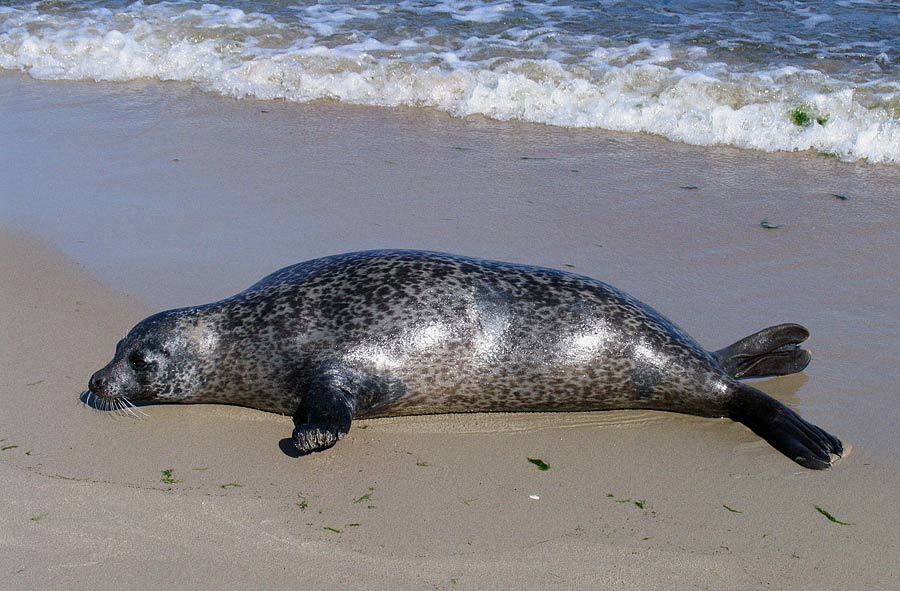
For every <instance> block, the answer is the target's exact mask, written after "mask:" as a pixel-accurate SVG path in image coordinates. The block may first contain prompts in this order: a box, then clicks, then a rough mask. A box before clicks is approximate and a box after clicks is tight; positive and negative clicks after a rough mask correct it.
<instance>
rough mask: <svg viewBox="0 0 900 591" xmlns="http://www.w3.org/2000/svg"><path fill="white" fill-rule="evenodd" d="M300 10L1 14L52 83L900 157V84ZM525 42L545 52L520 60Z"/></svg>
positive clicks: (450, 10)
mask: <svg viewBox="0 0 900 591" xmlns="http://www.w3.org/2000/svg"><path fill="white" fill-rule="evenodd" d="M529 6H530V7H531V8H530V10H532V11H538V12H539V10H538V8H536V7H535V6H534V5H529ZM552 8H554V7H552V6H547V7H544V8H543V9H542V10H550V9H552ZM419 9H420V10H424V9H423V8H421V7H419ZM428 9H429V10H432V11H441V12H443V13H446V14H448V15H450V16H452V17H453V18H455V19H458V20H459V19H462V20H472V21H478V22H493V21H496V20H500V19H502V18H504V17H503V15H504V14H505V13H506V12H507V11H509V10H510V9H511V8H510V5H509V3H506V2H489V3H475V2H455V1H445V2H441V3H439V4H437V5H434V6H432V7H430V8H428ZM297 13H298V17H297V19H298V20H299V23H298V22H294V23H292V22H287V21H285V20H284V19H281V20H277V19H275V18H273V17H271V16H269V15H264V14H258V13H250V12H245V11H242V10H240V9H236V8H225V7H221V6H217V5H212V4H205V5H202V6H201V7H200V8H196V7H193V6H182V5H179V4H170V3H160V4H154V5H148V6H145V5H143V4H140V3H138V4H133V5H131V6H129V7H128V8H127V9H125V10H123V11H120V12H117V13H112V12H111V11H109V10H106V9H102V8H98V9H90V10H84V11H82V12H80V13H79V14H71V13H70V14H65V15H64V14H53V13H42V12H40V11H39V9H38V8H37V5H31V6H29V7H26V8H21V9H11V8H0V67H2V68H7V69H19V70H23V71H26V72H28V73H29V74H30V75H32V76H34V77H35V78H43V79H74V80H96V81H124V80H134V79H138V78H154V79H158V80H177V81H185V82H190V83H193V84H195V85H197V86H199V87H201V88H203V89H206V90H210V91H215V92H219V93H222V94H225V95H229V96H236V97H243V96H253V97H258V98H262V99H274V98H282V99H287V100H292V101H298V102H304V101H310V100H315V99H319V98H333V99H338V100H342V101H346V102H349V103H357V104H369V105H383V106H398V105H411V106H427V107H433V108H437V109H440V110H443V111H446V112H448V113H451V114H453V115H457V116H467V115H473V114H481V115H486V116H489V117H494V118H497V119H503V120H508V119H519V120H524V121H532V122H538V123H545V124H549V125H558V126H566V127H594V128H603V129H610V130H618V131H631V132H646V133H653V134H658V135H661V136H664V137H667V138H669V139H672V140H675V141H681V142H686V143H691V144H699V145H713V144H725V145H732V146H738V147H744V148H752V149H758V150H767V151H773V150H817V151H820V152H826V153H831V154H835V155H838V156H840V157H842V158H846V159H864V160H868V161H871V162H894V163H897V162H900V121H898V112H897V110H898V109H900V107H898V105H900V82H897V83H891V82H890V81H887V82H886V81H884V80H878V81H876V82H871V83H867V84H863V85H852V84H850V83H848V82H844V81H841V80H837V79H833V78H831V77H829V76H828V75H826V74H824V73H822V72H819V71H815V70H808V69H801V68H797V67H777V68H773V69H768V70H767V69H759V70H758V71H738V70H735V69H733V68H730V67H729V66H727V65H726V64H724V63H719V62H715V61H711V60H710V59H708V56H707V51H706V49H704V48H700V47H693V46H678V47H676V46H673V45H671V44H670V43H668V42H653V41H647V40H645V41H640V42H638V43H632V44H627V45H615V44H607V45H604V46H599V45H598V40H597V39H595V38H588V37H590V36H589V35H586V36H585V39H578V40H577V41H578V43H579V44H580V45H578V46H577V47H576V49H577V50H579V51H582V54H581V55H578V54H576V53H573V51H575V50H573V48H572V46H567V45H563V44H560V43H558V42H557V41H556V39H555V37H556V32H555V30H554V29H553V28H552V27H549V26H548V27H538V28H532V29H524V28H520V29H511V30H508V31H505V32H504V33H503V34H499V35H495V36H492V37H489V38H487V37H486V38H482V37H478V36H475V35H471V34H467V35H466V36H464V37H461V38H457V39H455V40H454V41H453V42H452V43H450V42H447V43H445V42H442V41H441V39H442V38H443V37H442V35H441V34H439V33H438V31H437V29H434V28H429V27H424V28H422V29H421V30H420V31H419V35H418V36H413V37H409V36H407V37H402V38H399V37H398V38H392V37H391V35H389V34H388V33H383V34H382V35H381V36H382V38H381V39H379V38H377V37H375V36H371V35H366V34H362V33H360V32H359V31H357V30H356V29H352V30H348V29H344V28H342V27H344V25H345V24H346V23H348V22H350V21H353V20H354V19H357V20H356V21H354V22H359V20H358V19H363V20H371V21H375V20H376V19H377V18H378V17H379V12H378V11H377V10H375V9H358V8H355V7H353V6H342V7H339V8H338V9H335V10H330V11H329V10H328V9H327V8H326V7H324V6H322V5H316V6H311V7H306V8H303V9H298V10H297ZM810 18H812V17H810ZM338 31H340V32H341V38H340V39H339V40H338V41H335V40H334V39H332V38H331V36H332V35H335V34H336V32H338ZM323 35H324V36H325V37H323ZM522 52H531V53H532V54H534V55H536V56H540V57H537V58H530V57H517V56H521V55H522ZM873 67H874V64H873ZM890 105H894V107H893V111H892V110H891V107H890ZM797 109H802V111H803V112H804V113H805V114H806V116H807V117H806V119H807V120H806V121H801V122H800V123H802V124H798V122H796V121H794V119H796V116H794V117H792V113H794V112H795V111H796V110H797ZM817 119H818V120H817Z"/></svg>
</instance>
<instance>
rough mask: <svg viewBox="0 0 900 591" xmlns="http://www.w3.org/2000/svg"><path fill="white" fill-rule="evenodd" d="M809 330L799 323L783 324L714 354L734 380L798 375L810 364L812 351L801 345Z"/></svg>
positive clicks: (807, 336) (766, 329)
mask: <svg viewBox="0 0 900 591" xmlns="http://www.w3.org/2000/svg"><path fill="white" fill-rule="evenodd" d="M808 338H809V331H808V330H806V328H804V327H802V326H800V325H799V324H779V325H777V326H770V327H769V328H764V329H763V330H761V331H759V332H757V333H754V334H752V335H750V336H749V337H745V338H743V339H741V340H739V341H738V342H736V343H734V344H733V345H730V346H728V347H725V348H724V349H719V350H718V351H716V352H715V353H714V355H715V356H716V358H717V359H718V360H719V365H721V366H722V369H724V370H725V372H726V373H727V374H728V375H730V376H731V377H733V378H761V377H766V376H783V375H787V374H792V373H797V372H798V371H803V369H804V368H805V367H806V366H807V365H809V360H810V355H809V351H807V350H806V349H801V348H800V343H802V342H803V341H805V340H806V339H808Z"/></svg>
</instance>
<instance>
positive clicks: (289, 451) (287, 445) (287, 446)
mask: <svg viewBox="0 0 900 591" xmlns="http://www.w3.org/2000/svg"><path fill="white" fill-rule="evenodd" d="M278 447H279V448H280V449H281V453H283V454H284V455H286V456H288V457H290V458H299V457H301V456H305V455H307V454H305V453H303V452H301V451H300V450H299V449H297V446H296V445H294V440H293V439H291V438H290V437H285V438H284V439H282V440H281V441H279V442H278Z"/></svg>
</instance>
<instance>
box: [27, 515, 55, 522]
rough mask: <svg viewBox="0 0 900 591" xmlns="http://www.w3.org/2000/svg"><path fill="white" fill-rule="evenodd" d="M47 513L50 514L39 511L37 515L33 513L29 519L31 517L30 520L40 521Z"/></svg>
mask: <svg viewBox="0 0 900 591" xmlns="http://www.w3.org/2000/svg"><path fill="white" fill-rule="evenodd" d="M48 515H50V514H49V513H40V514H39V515H33V516H32V517H30V518H29V519H31V521H40V520H41V519H43V518H45V517H47V516H48Z"/></svg>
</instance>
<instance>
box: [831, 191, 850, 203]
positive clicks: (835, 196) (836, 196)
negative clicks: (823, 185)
mask: <svg viewBox="0 0 900 591" xmlns="http://www.w3.org/2000/svg"><path fill="white" fill-rule="evenodd" d="M831 196H832V197H834V198H835V199H840V200H841V201H849V200H850V198H849V197H847V196H846V195H842V194H841V193H832V194H831Z"/></svg>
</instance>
